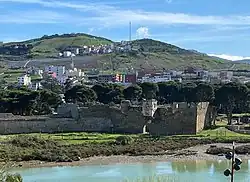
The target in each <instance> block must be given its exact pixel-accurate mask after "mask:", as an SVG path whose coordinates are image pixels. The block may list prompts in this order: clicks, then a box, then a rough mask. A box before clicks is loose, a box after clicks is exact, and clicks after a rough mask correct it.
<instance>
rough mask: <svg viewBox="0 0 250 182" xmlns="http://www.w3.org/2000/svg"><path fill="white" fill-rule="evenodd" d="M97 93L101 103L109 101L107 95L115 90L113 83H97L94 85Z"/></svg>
mask: <svg viewBox="0 0 250 182" xmlns="http://www.w3.org/2000/svg"><path fill="white" fill-rule="evenodd" d="M92 89H93V90H94V91H95V93H96V95H97V100H98V101H99V102H101V103H108V100H109V99H108V100H107V97H106V95H107V94H108V93H110V92H111V91H112V90H113V85H111V84H97V85H94V86H93V87H92Z"/></svg>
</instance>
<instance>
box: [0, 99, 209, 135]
mask: <svg viewBox="0 0 250 182" xmlns="http://www.w3.org/2000/svg"><path fill="white" fill-rule="evenodd" d="M147 102H154V101H147ZM144 105H145V104H144ZM146 105H147V108H146V109H147V110H150V107H152V111H149V112H147V113H150V115H152V116H148V115H147V116H145V115H144V114H143V113H144V112H145V108H143V107H142V106H133V105H131V103H130V102H129V101H124V102H122V103H121V106H120V107H119V106H108V105H93V106H88V107H78V106H77V105H74V104H64V105H62V106H61V107H60V108H59V110H58V114H57V115H53V116H44V117H41V116H38V117H36V116H34V117H21V116H13V117H5V118H4V117H1V115H0V134H16V133H39V132H42V133H56V132H79V131H85V132H115V133H142V132H143V130H144V129H145V126H146V127H147V130H148V132H149V133H150V134H152V135H173V134H196V133H197V132H198V131H201V130H202V129H203V128H204V126H205V122H206V121H207V115H208V114H207V109H208V103H199V104H198V105H191V106H188V105H185V104H183V103H182V104H179V105H178V106H177V104H176V103H175V104H173V105H166V106H157V105H155V102H154V103H153V104H152V103H151V104H150V103H149V104H146Z"/></svg>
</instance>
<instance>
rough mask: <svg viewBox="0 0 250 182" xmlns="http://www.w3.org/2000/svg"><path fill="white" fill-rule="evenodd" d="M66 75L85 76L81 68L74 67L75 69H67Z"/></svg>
mask: <svg viewBox="0 0 250 182" xmlns="http://www.w3.org/2000/svg"><path fill="white" fill-rule="evenodd" d="M66 75H67V76H69V77H83V76H84V72H82V70H81V69H77V68H74V70H68V71H66Z"/></svg>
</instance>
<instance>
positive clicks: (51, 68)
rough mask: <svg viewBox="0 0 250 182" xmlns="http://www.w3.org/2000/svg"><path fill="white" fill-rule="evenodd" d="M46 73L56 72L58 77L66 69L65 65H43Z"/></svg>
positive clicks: (63, 73)
mask: <svg viewBox="0 0 250 182" xmlns="http://www.w3.org/2000/svg"><path fill="white" fill-rule="evenodd" d="M45 72H46V73H56V77H58V76H59V77H60V76H63V75H65V73H66V69H65V66H46V67H45Z"/></svg>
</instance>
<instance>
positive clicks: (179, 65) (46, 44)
mask: <svg viewBox="0 0 250 182" xmlns="http://www.w3.org/2000/svg"><path fill="white" fill-rule="evenodd" d="M23 43H27V44H28V43H31V44H32V45H33V46H34V48H33V49H31V55H32V56H34V58H51V57H54V56H57V54H58V53H59V52H60V50H63V49H64V48H66V47H68V46H83V45H100V44H110V43H111V41H109V40H106V39H103V38H94V37H91V36H88V35H77V36H75V37H50V38H47V39H33V40H28V41H25V42H23ZM133 44H134V45H135V46H142V47H143V48H144V50H143V51H141V50H140V51H135V52H132V53H130V54H127V53H124V54H123V53H118V54H111V55H113V59H112V60H113V63H114V64H113V63H112V64H110V62H111V61H110V55H108V56H107V55H101V56H92V58H91V61H90V63H86V64H87V65H88V64H89V65H92V66H89V68H93V67H96V68H98V69H102V65H98V64H97V62H98V61H99V60H102V61H103V62H105V63H106V64H107V65H110V66H109V70H112V68H113V66H114V65H115V67H116V70H119V69H120V70H122V69H126V68H131V67H132V68H134V69H146V70H152V69H154V70H156V71H159V70H162V69H163V68H166V67H167V68H168V69H178V70H180V69H184V68H186V67H187V66H193V67H197V68H204V69H210V70H211V69H229V68H231V67H232V66H233V65H234V64H233V63H232V62H230V61H226V60H222V59H219V58H214V57H209V56H207V55H205V54H200V53H197V52H191V51H188V50H185V49H182V48H179V47H176V46H174V45H171V44H167V43H164V42H159V41H155V40H149V39H143V40H136V41H133ZM51 61H52V60H51ZM85 61H86V60H85V58H84V60H83V59H81V60H80V61H79V63H77V61H75V64H76V65H78V64H79V66H81V67H79V68H82V66H83V65H84V64H85ZM83 63H84V64H83ZM56 64H62V62H60V63H56ZM93 64H97V65H93ZM84 68H86V66H84ZM236 68H237V69H240V68H244V69H248V68H249V69H250V65H249V64H236V66H234V69H236Z"/></svg>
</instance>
